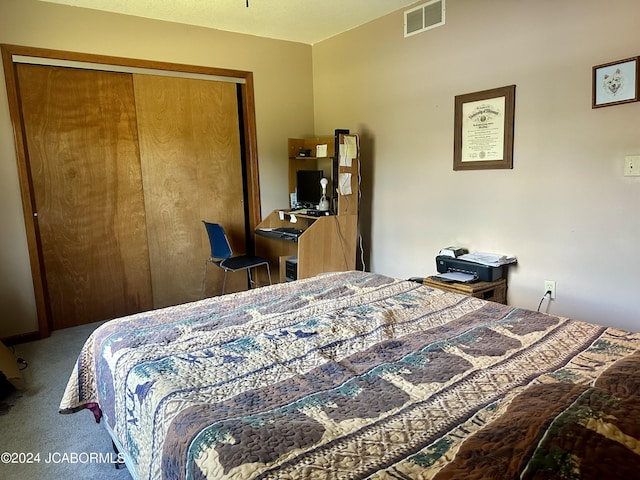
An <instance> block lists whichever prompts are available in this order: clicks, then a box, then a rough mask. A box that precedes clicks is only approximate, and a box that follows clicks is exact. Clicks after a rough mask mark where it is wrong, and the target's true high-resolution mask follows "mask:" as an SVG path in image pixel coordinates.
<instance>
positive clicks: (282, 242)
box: [255, 131, 360, 282]
mask: <svg viewBox="0 0 640 480" xmlns="http://www.w3.org/2000/svg"><path fill="white" fill-rule="evenodd" d="M319 145H320V146H321V148H320V151H322V150H324V145H326V152H327V153H326V155H327V156H317V152H318V151H319V150H318V146H319ZM354 145H355V148H354ZM288 147H289V167H288V176H289V194H291V193H294V192H295V189H296V171H297V170H322V171H323V172H324V176H325V177H326V178H327V180H329V185H328V187H327V196H328V197H330V205H331V206H330V209H331V210H330V211H331V215H327V216H320V217H316V216H311V215H305V214H297V213H292V211H291V210H290V209H288V208H286V209H281V210H274V211H273V212H271V213H270V214H269V215H268V216H267V217H266V218H265V219H264V220H263V221H262V222H261V223H260V224H259V225H258V226H257V228H256V232H259V230H260V229H268V228H279V227H293V228H296V229H300V230H303V233H302V234H301V235H300V236H299V237H298V238H297V241H293V240H290V239H284V238H272V237H266V236H262V235H259V234H257V235H256V236H255V244H256V255H259V256H261V257H264V258H267V259H268V260H269V263H270V265H271V269H272V272H273V275H272V276H273V278H274V280H275V281H278V280H279V281H280V282H284V281H285V262H286V261H287V260H290V259H293V258H296V257H297V278H298V279H301V278H309V277H313V276H315V275H317V274H319V273H323V272H336V271H347V270H354V269H355V263H356V248H357V236H358V197H359V180H358V175H359V171H360V169H359V163H360V158H359V148H358V137H357V136H356V135H349V134H346V133H338V131H337V132H336V135H335V136H334V137H330V136H329V137H315V138H304V139H302V138H290V139H289V145H288ZM347 150H349V152H350V153H349V154H347V155H346V157H349V158H350V161H341V152H346V151H347ZM301 152H303V153H304V154H305V156H301V155H300V153H301ZM307 152H310V153H307ZM352 156H353V158H352ZM343 158H344V156H343ZM339 182H346V184H345V183H339ZM340 184H341V185H343V188H342V189H340V187H339V185H340ZM340 190H342V192H344V193H346V192H347V191H350V192H351V193H350V194H343V193H342V192H341V191H340Z"/></svg>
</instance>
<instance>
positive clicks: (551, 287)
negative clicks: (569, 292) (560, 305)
mask: <svg viewBox="0 0 640 480" xmlns="http://www.w3.org/2000/svg"><path fill="white" fill-rule="evenodd" d="M547 292H551V293H550V294H549V298H550V299H551V300H554V299H555V298H556V282H555V280H545V281H544V293H545V294H546V293H547Z"/></svg>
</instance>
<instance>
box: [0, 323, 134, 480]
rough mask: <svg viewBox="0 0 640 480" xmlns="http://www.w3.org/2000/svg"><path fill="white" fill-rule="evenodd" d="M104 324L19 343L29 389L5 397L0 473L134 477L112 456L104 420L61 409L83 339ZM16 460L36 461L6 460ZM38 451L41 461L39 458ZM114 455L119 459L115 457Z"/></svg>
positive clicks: (112, 479) (27, 478)
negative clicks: (9, 459)
mask: <svg viewBox="0 0 640 480" xmlns="http://www.w3.org/2000/svg"><path fill="white" fill-rule="evenodd" d="M98 325H99V324H91V325H83V326H80V327H74V328H67V329H64V330H57V331H55V332H53V334H52V335H51V337H49V338H46V339H44V340H38V341H35V342H29V343H23V344H20V345H16V346H15V354H16V356H18V357H21V358H23V359H25V360H26V361H27V362H28V364H29V366H28V367H27V368H26V369H25V370H23V372H22V373H23V375H24V380H25V382H26V386H27V389H26V391H25V392H22V393H19V392H18V393H16V394H12V395H11V396H9V397H7V398H5V399H3V400H2V403H3V404H4V405H3V408H2V410H1V412H0V413H1V414H0V456H1V458H0V478H2V479H10V480H13V479H16V480H17V479H20V480H31V479H34V480H35V479H38V480H40V479H74V478H83V479H84V478H87V479H97V480H101V479H105V480H107V479H108V480H119V479H122V480H130V479H131V476H130V475H129V473H128V471H127V469H126V468H122V469H120V470H117V469H116V468H115V466H114V465H113V464H111V463H104V462H103V461H104V460H107V461H109V459H110V457H115V454H114V455H110V454H111V453H112V452H113V449H112V447H111V439H110V437H109V435H108V434H107V432H106V430H105V429H104V426H103V425H102V423H100V424H96V423H95V421H94V419H93V415H92V414H91V412H89V411H88V410H83V411H81V412H78V413H74V414H71V415H61V414H59V413H58V405H59V404H60V399H61V398H62V393H63V392H64V389H65V387H66V385H67V380H68V379H69V375H70V373H71V370H72V369H73V366H74V363H75V361H76V358H77V355H78V353H79V352H80V348H81V347H82V345H83V343H84V341H85V340H86V339H87V337H88V336H89V334H90V333H91V332H92V331H93V330H94V329H95V328H96V327H97V326H98ZM3 452H9V453H15V454H23V455H21V456H18V455H14V458H13V459H12V460H16V461H20V460H28V459H29V458H28V456H29V455H30V454H32V457H31V459H32V460H33V463H6V458H5V457H6V454H3ZM36 454H37V455H39V462H38V461H36V460H37V459H38V457H37V456H36ZM114 459H115V458H114Z"/></svg>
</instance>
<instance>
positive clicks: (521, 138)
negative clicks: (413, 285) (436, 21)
mask: <svg viewBox="0 0 640 480" xmlns="http://www.w3.org/2000/svg"><path fill="white" fill-rule="evenodd" d="M639 18H640V2H638V1H637V0H612V1H607V2H602V1H599V0H598V1H596V0H563V1H560V2H559V1H556V0H542V1H536V2H525V1H518V2H516V1H513V0H491V1H486V2H479V1H477V0H448V1H447V12H446V25H445V26H443V27H439V28H436V29H433V30H431V31H428V32H425V33H422V34H419V35H416V36H413V37H410V38H406V39H405V38H404V37H403V34H402V25H403V15H402V11H400V12H396V13H394V14H391V15H388V16H386V17H383V18H381V19H378V20H376V21H374V22H372V23H369V24H367V25H365V26H363V27H360V28H358V29H355V30H352V31H349V32H347V33H344V34H342V35H339V36H337V37H334V38H332V39H329V40H326V41H324V42H321V43H320V44H317V45H314V48H313V67H314V102H315V122H316V123H315V125H316V130H317V131H323V130H330V129H331V128H333V127H334V125H339V126H340V127H345V128H350V129H351V130H352V131H355V132H360V133H361V135H362V140H363V145H362V147H363V148H362V152H363V213H364V217H365V222H364V227H365V244H366V246H367V248H368V249H370V252H371V255H370V257H371V258H370V262H369V265H368V267H369V268H370V269H371V270H373V271H376V272H379V273H385V274H390V275H393V276H398V277H401V278H402V277H409V276H413V275H428V274H432V273H434V272H435V262H434V257H435V255H436V254H437V252H438V250H439V249H440V248H442V247H445V246H448V245H461V246H466V247H469V248H471V249H472V250H479V251H490V252H497V253H509V254H514V255H516V256H517V257H518V260H519V265H518V266H517V267H516V268H513V269H512V270H511V272H510V275H509V293H508V297H509V303H510V304H511V305H518V306H522V307H526V308H529V309H534V310H535V309H536V308H537V306H538V302H539V301H540V299H541V297H542V295H543V293H544V291H543V282H544V280H555V281H556V282H557V299H556V300H555V301H553V302H552V303H551V305H550V310H549V311H550V312H551V313H555V314H561V315H567V316H571V317H575V318H580V319H585V320H589V321H594V322H599V323H606V324H612V325H617V326H619V327H625V328H629V329H635V330H640V274H639V272H640V254H639V253H638V248H639V246H640V177H635V178H631V177H623V176H622V169H623V159H624V156H625V154H640V102H638V103H633V104H626V105H620V106H611V107H607V108H600V109H595V110H593V109H591V71H592V70H591V68H592V66H593V65H598V64H601V63H605V62H609V61H614V60H618V59H624V58H626V57H630V56H635V55H640V28H638V19H639ZM510 84H516V85H517V88H516V110H515V151H514V169H513V170H506V171H501V170H491V171H467V172H454V171H453V170H452V158H453V120H454V119H453V110H454V109H453V107H454V97H455V95H459V94H464V93H470V92H475V91H480V90H485V89H489V88H494V87H501V86H505V85H510ZM369 210H370V211H371V214H369V213H368V211H369ZM367 230H370V231H371V235H368V232H367ZM543 309H544V306H543Z"/></svg>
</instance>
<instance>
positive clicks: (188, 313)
mask: <svg viewBox="0 0 640 480" xmlns="http://www.w3.org/2000/svg"><path fill="white" fill-rule="evenodd" d="M639 348H640V334H638V333H630V332H625V331H620V330H615V329H611V328H604V327H602V326H598V325H593V324H589V323H584V322H579V321H574V320H569V319H566V318H559V317H554V316H550V315H545V314H542V313H536V312H533V311H528V310H522V309H518V308H513V307H508V306H505V305H499V304H495V303H490V302H485V301H483V300H479V299H476V298H472V297H465V296H461V295H458V294H453V293H446V292H443V291H440V290H435V289H432V288H429V287H426V286H423V285H419V284H417V283H414V282H409V281H402V280H397V279H392V278H389V277H385V276H381V275H377V274H371V273H363V272H347V273H337V274H328V275H323V276H320V277H316V278H313V279H307V280H301V281H297V282H291V283H287V284H279V285H274V286H272V287H263V288H260V289H256V290H252V291H249V292H243V293H238V294H232V295H225V296H222V297H217V298H213V299H207V300H203V301H200V302H194V303H190V304H185V305H180V306H177V307H171V308H166V309H162V310H155V311H151V312H146V313H142V314H138V315H134V316H130V317H125V318H121V319H117V320H112V321H110V322H107V323H105V324H103V325H102V326H101V327H100V328H98V329H97V330H96V331H95V332H94V333H93V334H92V335H91V337H90V338H89V339H88V340H87V342H86V344H85V346H84V348H83V350H82V352H81V353H80V355H79V357H78V361H77V365H76V367H75V368H74V370H73V373H72V375H71V378H70V380H69V384H68V387H67V389H66V392H65V394H64V398H63V399H62V403H61V405H60V410H61V412H63V413H71V412H74V411H78V410H80V409H83V408H91V409H92V410H93V411H94V413H95V414H96V415H97V417H96V418H100V416H102V418H103V420H104V421H106V422H107V424H108V426H109V430H110V431H111V432H112V435H113V436H114V437H115V438H116V439H117V442H118V443H119V444H120V445H121V446H122V447H123V449H124V453H125V454H126V456H127V457H128V459H129V468H130V470H132V474H133V476H134V477H135V478H139V479H167V480H175V479H179V478H185V479H194V480H195V479H198V480H201V479H243V480H244V479H252V478H256V479H273V478H280V479H341V478H350V479H360V478H371V479H383V478H384V479H437V480H440V479H467V480H469V479H511V478H526V479H550V478H563V479H602V478H608V479H614V478H625V479H626V478H636V477H637V475H638V472H639V471H640V351H639V350H638V349H639Z"/></svg>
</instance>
